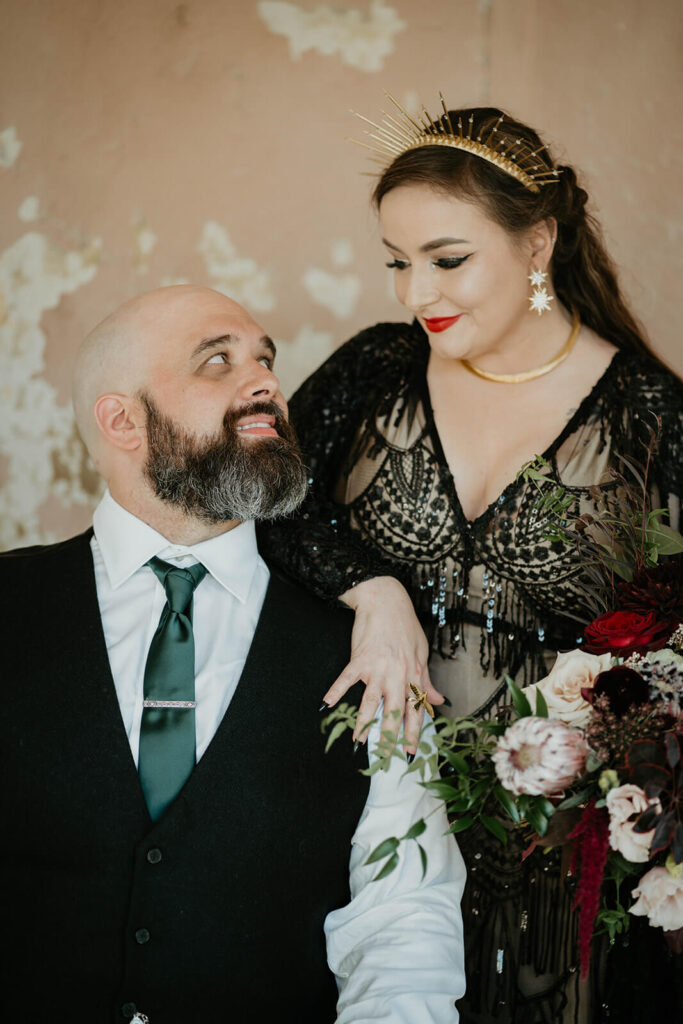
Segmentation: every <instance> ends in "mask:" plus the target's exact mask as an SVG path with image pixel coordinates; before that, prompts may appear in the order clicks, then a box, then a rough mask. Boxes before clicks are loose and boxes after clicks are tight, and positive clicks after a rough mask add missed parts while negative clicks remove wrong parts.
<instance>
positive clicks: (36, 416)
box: [0, 231, 100, 548]
mask: <svg viewBox="0 0 683 1024" xmlns="http://www.w3.org/2000/svg"><path fill="white" fill-rule="evenodd" d="M99 253H100V242H99V240H98V239H95V240H93V241H92V242H91V243H89V244H88V245H85V246H83V247H82V248H80V249H75V250H71V251H68V252H66V251H64V250H62V249H60V248H58V247H57V246H56V245H54V244H53V243H52V242H50V241H49V240H48V238H47V237H46V236H45V235H44V234H39V233H38V232H36V231H31V232H28V233H27V234H25V235H23V236H22V237H21V238H19V239H18V240H17V241H16V242H15V243H14V244H13V245H11V246H10V247H9V248H8V249H6V250H5V251H4V252H3V253H2V254H0V308H2V310H3V311H4V313H3V316H2V317H1V318H0V382H1V383H0V457H2V458H3V460H5V462H6V466H7V472H6V479H5V482H4V484H3V487H2V489H1V490H0V548H8V547H16V546H18V545H21V546H23V545H26V544H36V543H45V542H46V541H47V540H49V539H51V538H50V537H49V535H46V534H45V533H44V532H43V531H42V530H41V528H40V519H39V513H40V509H41V506H42V505H43V504H44V503H45V502H46V501H47V499H48V498H50V497H55V496H56V497H57V498H59V500H60V501H61V502H62V503H63V504H64V505H65V506H67V507H70V506H73V505H83V504H84V505H87V506H90V507H92V505H94V502H95V499H96V497H97V494H96V493H95V490H96V485H95V483H94V477H93V474H92V470H91V468H90V466H89V463H88V460H87V456H86V452H85V449H84V447H83V444H82V442H81V441H80V439H79V437H78V435H77V432H76V427H75V423H74V417H73V411H72V409H71V405H70V404H68V405H59V404H58V401H57V393H56V391H55V389H54V388H53V387H52V385H51V384H50V383H49V382H48V381H46V380H45V379H44V378H43V377H41V376H40V374H42V372H43V370H44V353H45V345H46V343H47V338H46V336H45V333H44V332H43V330H42V328H41V320H42V317H43V313H45V311H46V310H48V309H54V308H55V307H57V306H58V305H59V303H60V300H61V298H62V296H63V295H67V294H69V293H71V292H74V291H76V290H77V289H78V288H80V287H82V286H83V285H84V284H87V282H88V281H91V280H92V279H93V277H94V276H95V274H96V273H97V266H98V260H99ZM97 493H99V492H97Z"/></svg>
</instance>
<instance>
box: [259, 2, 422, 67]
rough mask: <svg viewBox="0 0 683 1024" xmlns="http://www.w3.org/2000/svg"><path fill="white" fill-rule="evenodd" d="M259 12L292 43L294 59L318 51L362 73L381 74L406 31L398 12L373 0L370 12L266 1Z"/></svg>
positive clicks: (266, 23)
mask: <svg viewBox="0 0 683 1024" xmlns="http://www.w3.org/2000/svg"><path fill="white" fill-rule="evenodd" d="M258 12H259V15H260V17H261V19H262V20H263V22H264V24H265V25H266V26H267V27H268V28H269V29H270V31H271V32H275V33H276V34H277V35H282V36H285V37H286V38H287V39H288V40H289V52H290V54H291V56H292V59H293V60H298V59H299V58H300V57H301V56H302V54H304V53H306V51H307V50H315V51H316V52H317V53H320V54H322V55H323V56H325V57H334V56H337V55H339V56H340V57H341V59H342V60H343V61H344V63H345V64H348V65H350V66H351V67H354V68H358V69H359V70H360V71H381V70H382V68H383V67H384V63H385V60H386V58H387V57H388V56H389V54H391V53H393V51H394V47H395V42H394V37H395V36H396V35H397V33H399V32H401V31H403V29H405V28H406V23H405V21H402V19H401V18H400V17H399V16H398V14H397V12H396V10H395V9H394V8H393V7H389V6H388V5H387V4H384V3H382V0H372V2H371V3H370V5H369V8H368V9H367V10H361V9H360V8H359V7H351V8H347V9H346V10H344V9H343V7H341V6H340V5H335V7H328V6H327V5H326V4H325V5H320V6H317V7H314V8H313V9H312V10H306V9H305V8H303V7H301V6H300V5H299V4H290V3H280V2H277V0H263V2H262V3H259V5H258Z"/></svg>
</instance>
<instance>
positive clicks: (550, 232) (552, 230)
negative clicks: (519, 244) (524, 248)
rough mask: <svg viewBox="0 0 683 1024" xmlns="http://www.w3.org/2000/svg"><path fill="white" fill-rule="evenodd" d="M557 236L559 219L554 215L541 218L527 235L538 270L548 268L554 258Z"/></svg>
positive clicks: (533, 260) (532, 259)
mask: <svg viewBox="0 0 683 1024" xmlns="http://www.w3.org/2000/svg"><path fill="white" fill-rule="evenodd" d="M556 238H557V221H556V220H555V218H554V217H548V218H547V220H541V221H539V222H538V224H535V225H534V226H533V228H531V230H530V231H529V233H528V235H527V243H528V245H529V251H530V255H531V261H532V263H533V265H534V267H536V268H537V269H538V270H547V269H548V264H549V263H550V261H551V259H552V258H553V249H554V248H555V239H556Z"/></svg>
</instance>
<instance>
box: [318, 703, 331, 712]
mask: <svg viewBox="0 0 683 1024" xmlns="http://www.w3.org/2000/svg"><path fill="white" fill-rule="evenodd" d="M329 710H330V705H329V704H326V703H325V701H323V702H322V704H321V705H320V707H319V708H318V711H329Z"/></svg>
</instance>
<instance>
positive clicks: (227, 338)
mask: <svg viewBox="0 0 683 1024" xmlns="http://www.w3.org/2000/svg"><path fill="white" fill-rule="evenodd" d="M237 340H238V339H237V336H236V335H235V334H219V335H218V337H216V338H203V339H202V341H200V342H199V344H198V345H197V347H196V348H195V349H194V350H193V352H192V359H198V358H199V356H202V355H204V354H205V353H206V352H211V351H213V349H216V348H221V347H222V346H224V345H234V344H235V342H236V341H237ZM260 342H261V344H262V345H263V347H264V348H265V349H267V350H268V352H270V354H271V355H272V356H273V358H275V342H274V341H273V339H272V338H269V337H268V335H267V334H264V335H263V337H262V338H261V339H260Z"/></svg>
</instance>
